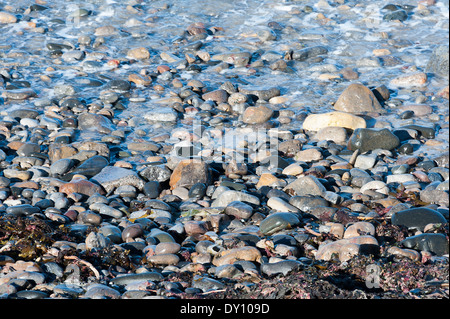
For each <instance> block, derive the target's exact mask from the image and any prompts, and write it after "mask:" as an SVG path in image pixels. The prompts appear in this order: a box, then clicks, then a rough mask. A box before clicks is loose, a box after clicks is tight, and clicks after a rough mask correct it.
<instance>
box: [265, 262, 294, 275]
mask: <svg viewBox="0 0 450 319" xmlns="http://www.w3.org/2000/svg"><path fill="white" fill-rule="evenodd" d="M300 267H302V263H301V262H299V261H297V260H282V261H279V262H275V263H263V264H261V272H262V273H263V274H266V275H268V276H275V275H278V274H283V276H286V275H287V274H288V273H289V272H291V271H292V270H297V269H299V268H300Z"/></svg>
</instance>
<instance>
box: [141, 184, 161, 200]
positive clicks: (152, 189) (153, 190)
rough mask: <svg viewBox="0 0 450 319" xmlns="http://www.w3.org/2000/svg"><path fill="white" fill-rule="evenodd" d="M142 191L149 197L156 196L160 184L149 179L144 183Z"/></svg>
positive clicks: (159, 189)
mask: <svg viewBox="0 0 450 319" xmlns="http://www.w3.org/2000/svg"><path fill="white" fill-rule="evenodd" d="M143 191H144V193H145V195H146V196H148V197H149V198H157V197H158V196H159V194H160V192H161V185H160V184H159V182H158V181H149V182H147V183H145V185H144V188H143Z"/></svg>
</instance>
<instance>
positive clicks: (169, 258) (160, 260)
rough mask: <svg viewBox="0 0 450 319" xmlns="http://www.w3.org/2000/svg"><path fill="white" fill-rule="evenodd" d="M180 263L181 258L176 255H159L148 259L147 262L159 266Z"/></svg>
mask: <svg viewBox="0 0 450 319" xmlns="http://www.w3.org/2000/svg"><path fill="white" fill-rule="evenodd" d="M179 261H180V257H178V256H177V255H175V254H159V255H153V256H148V257H147V262H148V263H150V264H152V265H155V266H159V265H176V264H178V262H179Z"/></svg>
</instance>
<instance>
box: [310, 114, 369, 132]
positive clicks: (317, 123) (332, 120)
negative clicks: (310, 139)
mask: <svg viewBox="0 0 450 319" xmlns="http://www.w3.org/2000/svg"><path fill="white" fill-rule="evenodd" d="M366 125H367V124H366V121H365V120H364V119H363V118H362V117H360V116H357V115H354V114H351V113H345V112H329V113H320V114H310V115H308V116H307V117H306V118H305V121H304V122H303V129H304V130H307V131H314V132H317V131H319V130H321V129H324V128H327V127H341V128H342V127H343V128H347V129H351V130H356V129H357V128H366Z"/></svg>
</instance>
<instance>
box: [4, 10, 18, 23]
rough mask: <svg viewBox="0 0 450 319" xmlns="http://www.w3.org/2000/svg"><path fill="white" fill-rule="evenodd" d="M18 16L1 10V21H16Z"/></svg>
mask: <svg viewBox="0 0 450 319" xmlns="http://www.w3.org/2000/svg"><path fill="white" fill-rule="evenodd" d="M16 22H17V18H16V17H15V16H13V15H12V14H10V13H7V12H3V11H0V23H6V24H9V23H16Z"/></svg>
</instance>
